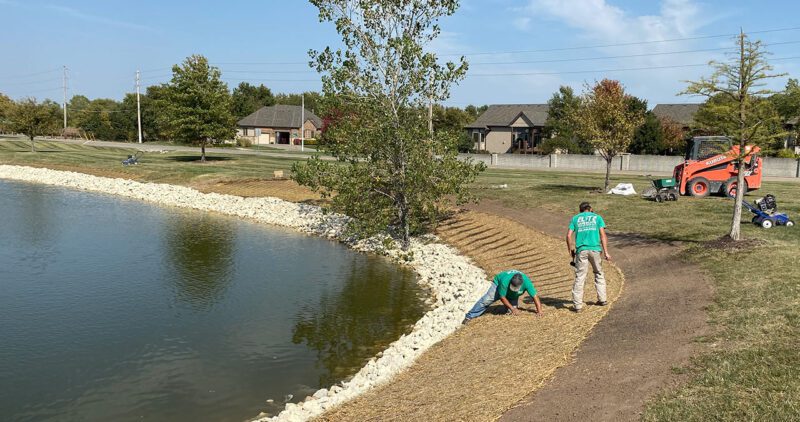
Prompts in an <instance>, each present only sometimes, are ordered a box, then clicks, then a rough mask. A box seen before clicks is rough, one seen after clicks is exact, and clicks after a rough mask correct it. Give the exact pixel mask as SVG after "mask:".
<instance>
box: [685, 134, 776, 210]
mask: <svg viewBox="0 0 800 422" xmlns="http://www.w3.org/2000/svg"><path fill="white" fill-rule="evenodd" d="M760 151H761V149H759V148H758V147H756V146H750V145H748V146H746V147H745V154H746V155H745V158H744V160H745V174H744V182H745V186H743V187H742V188H743V189H744V193H747V192H748V191H751V190H756V189H758V188H760V187H761V176H762V174H763V172H764V171H763V169H762V161H761V157H759V156H758V153H759V152H760ZM738 157H739V145H733V143H732V142H731V140H730V138H727V137H724V136H696V137H694V138H692V140H691V141H690V143H689V148H688V150H687V153H686V161H684V162H683V163H682V164H679V165H677V166H675V170H674V171H673V178H674V179H675V181H676V182H677V185H678V190H679V191H680V193H681V195H691V196H696V197H704V196H708V195H710V194H722V195H727V196H730V197H734V196H736V190H737V189H738V188H739V187H738V186H737V180H736V176H737V175H738V173H739V170H738V168H737V159H738Z"/></svg>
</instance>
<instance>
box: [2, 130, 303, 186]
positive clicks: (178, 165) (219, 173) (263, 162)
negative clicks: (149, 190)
mask: <svg viewBox="0 0 800 422" xmlns="http://www.w3.org/2000/svg"><path fill="white" fill-rule="evenodd" d="M36 149H37V152H36V153H32V152H30V143H29V142H27V141H22V140H2V141H0V164H21V165H32V166H46V167H50V168H56V169H58V168H67V167H72V168H75V169H76V170H78V171H86V172H87V173H92V174H96V175H106V174H107V175H109V176H113V177H130V178H133V179H136V180H146V181H151V182H160V183H176V184H184V185H192V184H195V183H200V182H204V181H206V180H212V179H213V180H227V179H263V178H268V179H269V178H272V176H273V171H274V170H284V171H288V170H289V169H290V168H291V166H292V163H293V162H294V160H292V159H287V158H272V157H264V156H251V155H232V154H225V150H224V149H208V150H206V151H207V157H208V160H209V161H208V162H207V163H205V164H203V163H200V162H198V160H199V158H200V154H193V153H190V152H169V153H164V154H161V153H157V152H149V153H145V154H144V156H143V157H142V158H141V159H140V162H141V163H142V164H141V165H138V166H127V167H123V166H122V164H121V162H122V160H124V159H125V158H126V157H127V156H128V154H134V153H135V152H136V151H135V150H132V149H131V150H126V149H119V148H106V147H91V146H82V145H77V144H66V143H63V142H47V141H37V142H36Z"/></svg>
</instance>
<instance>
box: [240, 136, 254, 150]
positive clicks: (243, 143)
mask: <svg viewBox="0 0 800 422" xmlns="http://www.w3.org/2000/svg"><path fill="white" fill-rule="evenodd" d="M236 146H237V147H243V148H249V147H251V146H253V141H252V140H251V139H248V138H236Z"/></svg>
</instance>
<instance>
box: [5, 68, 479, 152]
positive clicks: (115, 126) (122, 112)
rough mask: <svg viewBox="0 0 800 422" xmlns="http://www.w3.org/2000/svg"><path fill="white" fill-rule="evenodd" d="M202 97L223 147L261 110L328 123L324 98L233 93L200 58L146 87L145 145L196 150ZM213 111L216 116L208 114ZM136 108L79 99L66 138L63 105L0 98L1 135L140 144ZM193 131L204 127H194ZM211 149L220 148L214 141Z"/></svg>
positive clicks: (449, 125) (244, 88)
mask: <svg viewBox="0 0 800 422" xmlns="http://www.w3.org/2000/svg"><path fill="white" fill-rule="evenodd" d="M198 89H199V92H200V93H202V95H200V96H195V97H194V98H193V99H194V100H195V101H197V102H205V103H206V104H207V105H208V106H209V108H207V109H202V108H197V109H196V110H195V111H196V112H197V114H198V115H201V114H202V115H208V117H213V119H214V120H215V121H216V122H217V124H219V125H221V126H224V127H225V129H226V130H225V131H224V132H222V131H220V132H218V133H216V134H215V135H218V136H221V137H222V138H221V139H222V140H231V139H233V137H234V134H235V129H236V122H237V121H238V120H240V119H242V118H244V117H246V116H248V115H249V114H251V113H253V112H254V111H256V110H258V109H259V108H261V107H264V106H272V105H278V104H284V105H297V106H299V105H301V103H302V102H303V101H304V102H305V107H306V109H308V110H310V111H311V112H313V113H315V114H317V115H319V116H321V117H323V118H324V117H326V116H328V114H329V113H330V110H329V104H330V103H331V102H330V101H324V96H323V94H322V93H321V92H316V91H310V92H305V93H302V94H300V93H277V94H274V93H273V92H272V90H271V89H270V88H268V87H267V86H265V85H263V84H259V85H253V84H250V83H249V82H241V83H239V84H238V85H237V86H236V87H234V88H233V89H232V90H229V89H228V87H227V85H226V84H225V83H224V82H222V81H221V71H219V69H217V68H215V67H213V66H209V64H208V60H207V59H206V58H205V57H203V56H199V55H195V56H191V57H188V58H187V59H186V60H185V61H184V62H183V63H181V64H180V65H175V66H173V77H172V80H171V81H170V82H168V83H164V84H159V85H152V86H149V87H147V89H146V90H145V92H143V93H142V94H141V95H140V102H141V119H142V135H143V140H144V141H145V142H173V141H174V142H182V141H185V142H188V143H198V142H197V139H193V138H197V136H196V134H195V133H194V132H197V130H191V132H190V133H185V134H184V135H185V136H181V126H186V125H185V124H184V123H182V122H185V121H186V120H189V121H191V120H192V119H193V116H191V115H188V114H186V112H189V111H190V109H191V107H190V108H188V109H187V108H186V107H182V106H181V104H182V103H185V102H186V101H187V100H188V98H187V97H186V95H188V93H190V92H192V91H193V90H198ZM329 95H330V94H329ZM212 99H213V101H211V100H212ZM220 105H222V106H221V107H220ZM212 106H213V108H214V109H213V110H212V109H210V108H211V107H212ZM136 108H137V104H136V94H135V93H127V94H125V96H124V97H123V98H122V100H119V101H118V100H114V99H110V98H97V99H93V100H91V99H89V98H88V97H86V96H85V95H74V96H73V97H72V98H71V99H70V100H69V102H67V112H68V126H69V128H68V129H66V131H65V130H64V128H63V108H62V105H61V104H59V103H56V102H54V101H52V100H44V101H37V100H36V99H35V98H32V97H29V98H23V99H20V100H18V101H14V100H12V99H11V98H9V97H8V96H6V95H4V94H2V93H0V133H21V134H25V135H27V136H28V137H36V136H62V135H64V136H74V137H81V138H88V139H97V140H104V141H123V142H134V141H136V140H137V139H138V127H137V116H136ZM181 108H182V110H181ZM486 108H487V107H486V106H472V105H470V106H467V107H465V108H459V107H445V106H440V105H435V106H434V107H433V114H432V122H433V126H434V128H435V129H436V130H447V131H453V132H458V133H460V132H461V131H462V129H463V127H464V126H465V125H467V124H469V123H470V122H472V121H474V120H475V119H476V118H477V117H478V116H479V115H480V114H481V113H482V112H483V111H485V110H486ZM194 124H200V122H198V121H195V122H194ZM195 129H197V128H195ZM200 131H202V130H200ZM214 139H216V138H214ZM208 143H216V142H215V141H214V140H212V139H211V138H209V141H208ZM458 147H459V148H460V149H461V150H462V151H468V150H470V149H471V141H470V140H469V138H468V136H467V135H466V133H463V134H462V135H460V137H459V144H458Z"/></svg>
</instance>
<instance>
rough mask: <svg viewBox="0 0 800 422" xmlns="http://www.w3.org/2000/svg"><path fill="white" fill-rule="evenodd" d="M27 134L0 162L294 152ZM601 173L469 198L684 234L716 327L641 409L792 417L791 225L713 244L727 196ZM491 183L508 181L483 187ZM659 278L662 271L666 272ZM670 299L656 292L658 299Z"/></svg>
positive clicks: (794, 290)
mask: <svg viewBox="0 0 800 422" xmlns="http://www.w3.org/2000/svg"><path fill="white" fill-rule="evenodd" d="M37 145H38V149H39V151H40V152H37V153H31V152H29V150H30V144H29V143H27V142H25V141H19V140H14V141H3V142H0V164H20V165H26V164H29V165H38V166H54V167H56V168H57V167H58V166H72V167H75V168H77V169H86V170H87V171H91V170H101V171H108V172H115V174H130V175H132V176H136V177H138V178H140V179H142V180H148V181H154V182H165V183H178V184H191V183H192V182H193V181H201V180H202V179H204V178H225V179H244V178H269V177H271V176H272V172H273V170H288V169H289V168H290V167H291V165H292V163H293V162H294V160H293V159H287V158H273V157H264V156H240V155H227V154H225V153H224V150H210V151H209V156H210V157H211V161H210V162H209V163H207V164H200V163H198V162H196V161H194V160H196V159H197V158H198V156H197V154H191V153H183V152H173V153H168V154H159V153H147V154H145V155H144V157H143V158H142V159H141V162H142V165H140V166H132V167H123V166H122V165H121V164H120V162H121V160H123V159H124V158H125V157H126V156H127V154H129V153H130V154H132V153H133V151H132V150H130V151H129V150H121V149H114V148H96V147H85V146H80V145H72V144H64V143H59V142H37ZM602 180H603V175H602V174H575V173H556V172H545V171H540V172H533V171H509V170H487V171H486V172H485V173H484V174H483V175H481V176H480V177H479V178H478V181H477V182H476V183H475V186H474V190H475V193H476V194H477V195H478V197H480V198H484V199H494V200H499V201H502V202H503V203H504V204H506V205H507V206H510V207H516V208H519V209H526V208H531V207H542V208H545V209H549V210H551V211H557V212H563V213H567V214H572V213H575V212H576V211H577V210H576V208H577V206H578V204H579V203H580V202H581V201H584V200H588V201H590V202H591V203H592V204H593V206H594V208H595V211H597V212H599V213H601V214H603V216H604V217H605V219H606V221H607V222H608V225H609V230H610V231H617V232H632V233H641V234H645V235H648V236H651V237H654V238H658V239H664V240H677V241H682V242H685V244H686V245H687V250H686V252H685V253H684V259H685V260H687V262H696V263H697V264H699V265H700V266H701V267H702V268H703V269H704V270H706V271H707V272H708V274H710V275H711V276H712V278H713V280H714V283H715V288H716V299H715V302H714V304H713V305H712V307H711V308H710V310H709V313H710V319H711V321H712V323H713V324H714V325H715V327H716V330H715V334H713V335H712V336H709V337H707V338H703V339H698V341H703V342H705V343H707V344H708V348H709V350H711V351H710V352H708V353H706V354H704V355H702V356H698V357H696V358H695V359H694V361H693V364H692V365H691V366H690V367H689V368H676V371H686V372H689V373H690V375H691V378H690V379H691V381H690V382H689V383H688V384H687V385H685V386H683V387H681V388H679V389H676V390H674V391H667V392H664V393H663V394H662V395H661V396H659V397H657V398H655V399H654V400H652V401H651V403H649V405H648V407H647V410H646V412H645V414H644V416H643V419H644V420H648V421H650V420H670V421H672V420H697V421H700V420H709V419H712V420H759V421H760V420H787V421H788V420H800V377H798V374H800V352H798V351H799V350H800V228H798V227H797V226H795V227H793V228H785V227H776V228H773V229H770V230H764V229H761V228H758V227H756V226H754V225H752V224H750V223H749V221H750V217H751V214H750V213H749V212H747V211H745V212H744V215H743V220H744V221H745V224H743V225H742V232H743V235H744V237H745V238H748V239H759V240H760V241H761V243H760V244H759V245H758V246H755V247H752V248H750V249H747V250H742V251H724V250H719V249H713V248H709V247H707V245H706V244H705V243H704V242H706V241H710V240H715V239H718V238H720V237H721V236H723V235H724V234H726V233H727V232H728V230H729V226H730V215H731V210H732V201H731V200H729V199H725V198H720V197H711V198H705V199H694V198H686V197H682V198H681V199H680V200H679V201H678V202H668V203H663V204H658V203H655V202H651V201H646V200H643V199H642V198H640V197H639V196H638V195H637V196H634V197H621V196H612V195H604V194H600V193H592V191H593V190H594V189H595V188H597V187H599V186H600V185H601V184H602ZM623 181H624V182H630V183H633V184H634V186H635V187H636V189H637V191H638V192H641V191H642V190H643V189H644V188H646V187H647V186H648V185H649V178H645V177H638V176H630V175H624V176H622V175H619V176H614V177H613V182H614V183H617V182H623ZM502 184H507V185H508V188H507V189H497V188H494V187H493V186H497V185H502ZM766 193H772V194H774V195H776V196H777V198H778V205H779V208H780V209H781V210H782V211H784V212H787V213H789V214H790V216H792V217H793V218H794V219H795V220H798V221H800V183H796V182H766V183H764V186H763V188H762V189H761V190H760V191H756V192H752V193H750V194H749V195H748V197H747V199H748V200H753V199H754V198H756V197H758V196H761V195H764V194H766ZM664 282H665V283H668V282H669V275H668V274H665V278H664ZM669 301H670V298H664V303H665V306H668V305H669ZM678 311H679V310H678Z"/></svg>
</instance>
